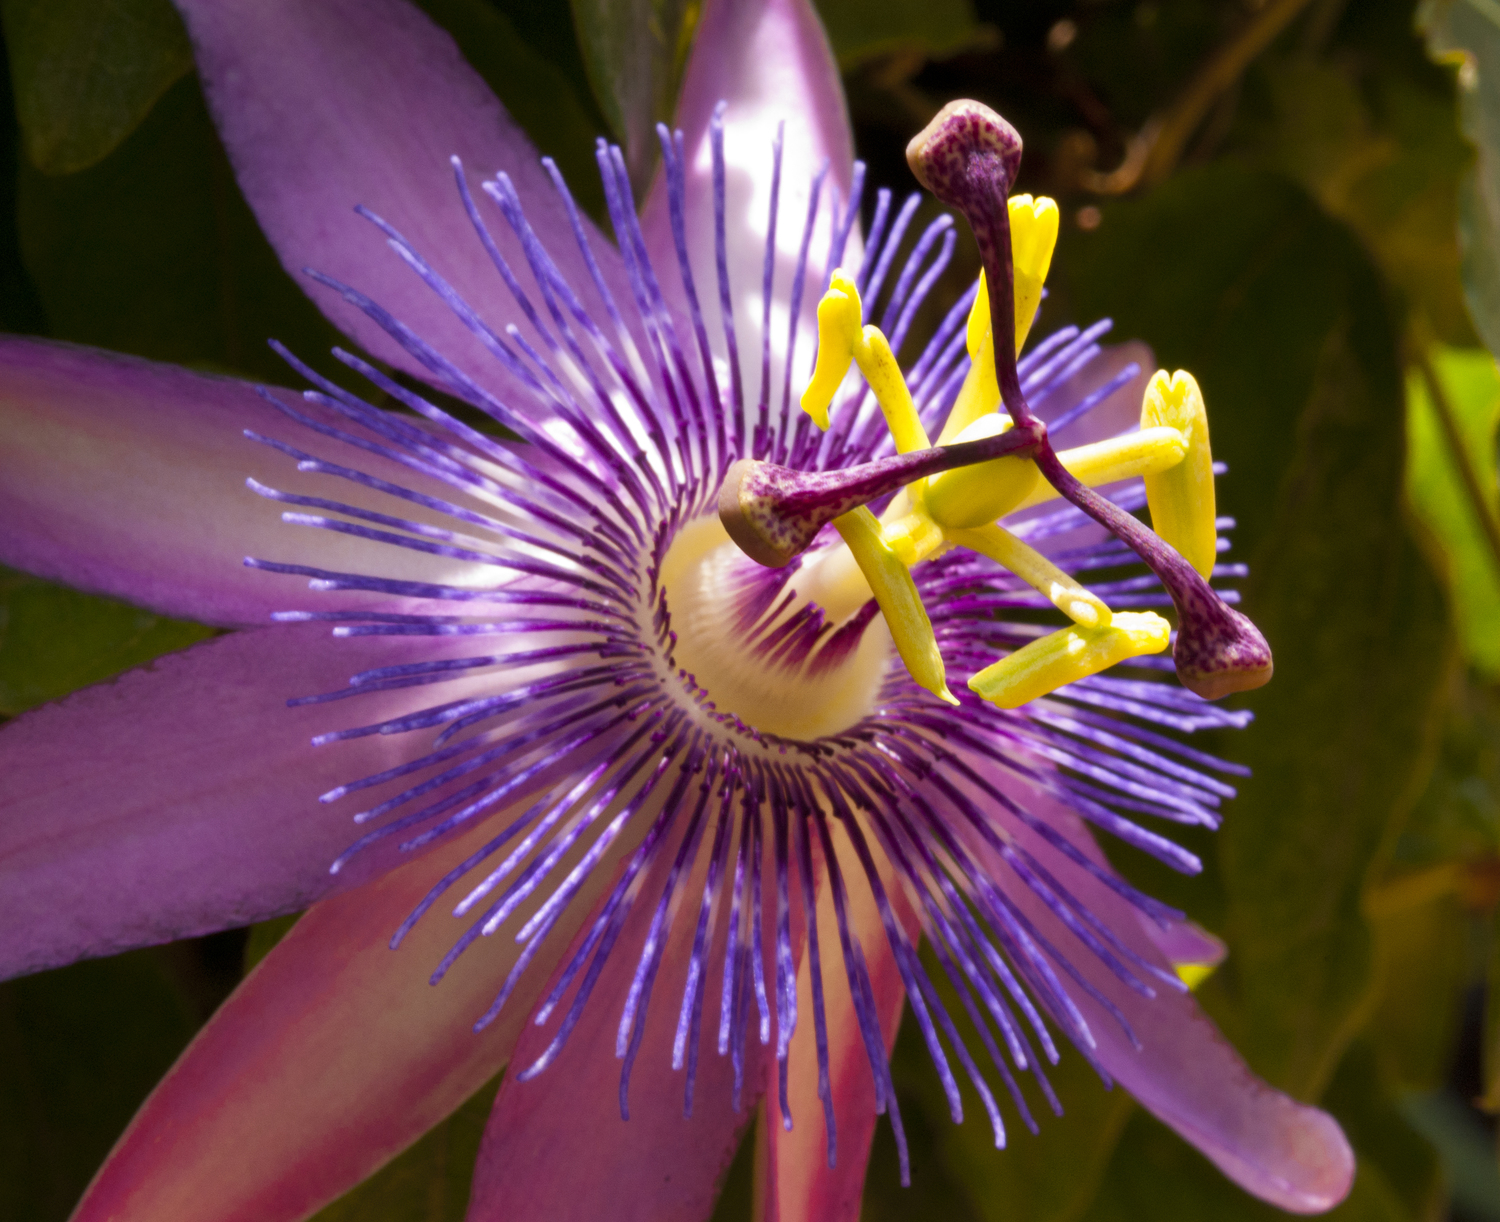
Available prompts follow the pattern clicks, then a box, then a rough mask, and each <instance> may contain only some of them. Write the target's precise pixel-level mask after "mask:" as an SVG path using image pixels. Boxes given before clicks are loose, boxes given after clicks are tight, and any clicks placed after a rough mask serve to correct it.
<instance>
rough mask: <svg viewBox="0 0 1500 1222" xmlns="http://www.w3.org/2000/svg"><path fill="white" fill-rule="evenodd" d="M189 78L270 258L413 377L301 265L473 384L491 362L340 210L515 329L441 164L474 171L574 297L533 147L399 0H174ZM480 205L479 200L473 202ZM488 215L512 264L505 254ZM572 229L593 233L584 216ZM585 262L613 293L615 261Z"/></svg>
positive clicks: (381, 243)
mask: <svg viewBox="0 0 1500 1222" xmlns="http://www.w3.org/2000/svg"><path fill="white" fill-rule="evenodd" d="M178 8H179V9H180V10H181V11H182V14H183V16H184V17H185V18H186V20H187V26H188V32H189V34H190V35H191V37H192V41H193V48H194V54H195V58H196V60H197V64H198V72H199V75H200V77H201V78H202V80H203V84H204V89H205V91H206V93H207V95H208V102H209V106H210V109H211V110H212V112H213V115H214V119H215V122H216V123H217V124H218V128H219V133H220V135H221V136H222V137H223V140H224V144H225V146H226V147H227V149H228V151H229V156H230V160H231V161H232V162H233V164H234V168H235V173H236V176H237V178H238V180H239V184H240V188H241V190H243V191H244V193H245V198H246V199H247V200H249V202H250V206H251V207H252V208H253V209H254V210H255V214H256V216H257V217H258V218H259V220H260V224H261V228H262V229H263V230H264V231H265V233H266V235H267V236H268V237H269V238H270V240H271V244H272V245H273V246H275V248H276V250H277V253H278V254H279V255H280V256H281V261H282V263H283V265H284V266H285V267H286V268H287V270H288V271H290V272H291V273H292V274H293V275H294V276H296V277H297V278H298V279H299V281H300V282H301V283H303V284H304V285H306V286H308V287H309V289H310V292H311V295H312V297H313V299H314V300H315V301H316V302H317V303H318V305H319V306H320V308H322V310H323V311H324V312H325V313H326V314H327V315H328V317H329V318H331V319H332V320H333V321H334V322H335V323H336V324H337V325H338V326H339V327H340V328H342V329H343V330H344V331H345V332H346V333H347V334H348V335H350V336H352V337H354V338H355V339H356V340H358V341H359V343H361V344H362V345H364V347H366V348H367V349H368V350H369V351H371V352H373V353H375V354H376V355H377V356H380V357H382V358H384V359H386V360H389V361H391V362H393V363H395V364H397V365H401V366H403V367H404V368H407V369H409V370H411V371H412V372H414V373H417V374H418V375H419V376H427V375H426V373H425V371H424V370H422V369H421V368H420V367H419V366H418V365H417V364H416V363H415V362H413V361H412V360H411V359H410V358H409V357H408V356H407V355H406V354H405V353H404V352H403V351H402V350H401V349H400V348H398V347H397V346H396V345H395V344H394V343H392V342H391V341H390V340H389V339H388V338H387V336H386V335H385V333H384V332H383V331H381V330H379V328H377V327H376V326H375V325H374V324H373V323H371V322H370V321H369V320H368V319H367V318H366V317H365V315H364V314H362V313H360V312H359V311H358V310H357V309H355V308H354V307H353V306H351V305H350V304H349V303H348V302H347V301H345V300H344V299H343V298H342V297H340V296H339V295H337V294H336V293H334V292H332V291H330V290H328V289H326V288H323V287H317V286H312V285H309V284H308V281H307V279H306V278H305V277H304V276H303V275H302V270H303V268H305V267H312V268H314V269H316V270H317V271H319V272H322V273H325V274H326V275H329V276H332V277H334V278H335V279H337V280H339V281H341V282H343V283H345V284H349V285H352V286H353V287H354V288H357V289H359V290H361V291H362V292H364V293H365V294H366V295H368V296H369V297H371V298H372V299H374V300H375V301H377V302H378V303H380V304H381V305H383V306H384V307H385V308H387V309H388V310H390V311H391V312H392V313H394V314H395V315H396V316H397V317H398V318H399V319H400V320H401V321H402V322H404V323H406V324H407V325H408V326H409V327H411V328H412V329H413V330H414V331H415V332H416V333H417V334H418V335H420V336H422V337H423V338H424V339H426V340H427V341H428V342H429V343H431V344H433V345H435V346H436V347H438V348H439V349H440V350H441V351H442V352H443V353H444V354H445V355H446V356H448V357H449V359H451V360H453V361H454V362H455V363H457V364H458V365H459V366H460V367H462V368H463V369H465V370H466V371H467V372H469V373H470V374H471V375H475V374H478V375H479V376H481V377H482V378H484V379H485V384H487V385H490V386H494V385H495V384H496V383H497V380H498V381H500V382H501V383H503V381H504V379H503V378H501V375H500V371H499V367H498V366H497V365H496V363H495V361H494V360H493V358H491V357H489V356H488V355H487V354H486V352H485V350H484V349H483V347H482V346H481V345H480V343H479V341H477V340H476V339H475V337H474V336H473V334H472V333H471V332H470V331H469V330H468V329H467V328H466V327H465V326H464V325H463V324H462V323H461V322H460V321H459V320H458V318H457V316H456V315H454V314H453V313H452V312H451V311H450V310H449V309H448V307H447V306H445V305H444V304H443V303H442V302H441V300H440V299H439V298H438V297H437V296H436V295H435V294H434V293H432V292H431V291H429V290H428V289H427V288H426V287H425V286H424V285H422V284H421V282H420V281H419V280H418V278H417V277H416V275H415V274H414V273H413V272H412V271H411V270H410V269H409V268H407V267H406V266H405V265H403V263H402V261H401V260H400V259H399V258H398V257H397V256H396V255H395V254H394V253H392V252H391V251H390V250H388V249H387V248H386V245H385V240H384V238H383V237H382V235H381V234H380V232H379V231H378V230H377V229H376V228H375V227H374V226H373V225H371V224H370V223H369V222H368V221H366V220H363V219H361V218H360V217H357V216H355V214H354V208H355V207H356V205H364V206H365V207H366V208H368V209H370V210H371V211H373V212H375V213H377V214H378V215H380V216H381V217H383V218H384V219H385V220H386V221H388V222H390V223H391V224H392V225H394V226H395V227H396V229H398V230H399V231H401V232H402V233H403V234H404V235H405V237H406V238H407V239H408V240H409V241H410V242H411V244H412V245H413V246H414V247H415V249H416V250H417V251H418V252H419V253H420V254H421V255H422V256H423V257H424V258H426V259H427V260H428V261H430V262H431V263H432V265H433V266H434V267H435V268H436V270H437V271H438V272H439V273H440V274H441V275H442V276H444V277H445V278H446V279H447V280H448V282H449V283H450V284H451V285H452V286H453V287H454V288H455V289H456V290H457V291H458V293H459V294H460V295H462V296H463V297H464V298H466V299H467V300H468V302H469V304H470V305H472V306H474V307H475V308H476V309H478V310H479V311H480V313H481V314H483V315H484V316H485V318H486V319H487V320H488V322H489V323H490V325H491V327H492V328H494V329H495V330H496V331H497V332H503V330H504V327H505V325H506V324H507V323H511V322H515V323H517V324H520V325H523V326H524V325H525V318H524V316H523V313H522V311H521V309H520V308H519V307H518V305H517V304H516V302H515V300H514V299H513V298H512V297H511V296H510V294H509V293H508V292H507V291H506V289H505V287H504V284H503V282H502V281H501V279H500V278H499V276H498V275H497V274H496V271H495V269H494V268H493V266H492V265H491V264H490V262H489V260H488V258H487V257H486V255H485V252H484V249H483V247H482V246H481V244H480V241H479V239H478V237H477V235H476V233H475V231H474V229H473V227H472V226H471V225H470V223H469V221H468V219H467V217H466V215H465V212H464V209H463V206H462V204H461V203H460V199H459V196H458V193H457V190H456V188H455V185H454V179H453V169H452V167H451V165H450V162H449V159H450V158H451V157H453V156H458V157H460V158H461V159H462V160H463V163H464V165H465V166H466V167H467V169H468V172H469V174H471V175H473V176H475V179H476V182H475V185H474V193H475V195H476V196H478V195H479V192H478V188H477V179H478V178H481V177H483V178H488V177H490V176H492V175H494V174H496V173H497V172H499V171H502V170H503V171H505V172H506V173H507V174H509V175H510V177H511V181H512V182H513V183H514V185H515V187H516V190H517V192H518V193H519V194H520V197H521V201H522V204H523V205H524V206H525V208H526V211H527V215H528V217H529V219H530V221H531V224H532V227H533V228H534V229H535V230H536V231H537V232H538V234H539V235H540V236H541V237H542V239H543V240H544V241H546V242H548V243H549V246H550V248H551V252H552V256H553V258H554V259H555V260H556V262H557V263H558V265H559V266H560V267H561V269H562V271H563V272H564V273H565V274H566V275H567V276H568V277H569V279H570V280H571V281H572V283H573V285H574V287H575V289H577V290H578V291H579V292H580V294H582V295H583V296H584V299H585V300H587V301H592V300H593V297H592V296H591V294H592V288H591V287H589V288H587V289H586V287H585V286H587V285H589V277H588V273H587V271H586V269H585V267H584V264H583V261H582V257H581V255H580V253H579V251H578V247H577V245H576V244H575V243H574V241H573V238H572V234H571V230H570V229H569V226H568V222H567V218H566V215H565V213H564V212H563V209H562V207H561V206H560V204H559V202H558V197H557V194H556V192H555V191H554V189H553V187H552V185H551V183H550V182H549V181H548V179H547V177H546V174H545V173H544V172H543V170H542V168H541V166H540V165H539V164H538V155H537V152H536V150H535V149H534V148H533V147H532V145H531V142H530V141H529V140H528V139H527V138H526V136H525V134H524V133H523V132H522V131H521V129H520V128H519V127H518V126H517V125H516V124H515V122H514V121H513V120H512V119H511V118H510V117H509V116H508V115H507V114H506V113H505V110H504V108H503V107H502V106H501V105H500V103H499V102H498V101H497V100H496V99H495V97H494V96H493V95H492V94H491V93H490V91H489V89H488V87H487V86H486V85H485V84H484V82H483V81H482V80H481V79H480V78H479V76H478V74H476V73H475V71H474V70H473V69H472V68H471V67H470V66H469V65H468V63H467V62H465V60H464V59H463V56H462V55H461V54H460V53H459V51H458V48H457V47H456V46H455V45H454V43H453V40H452V39H451V38H450V37H449V36H448V35H447V34H446V33H445V32H444V31H442V30H441V29H439V28H438V27H437V26H436V25H434V24H433V23H432V22H431V21H430V20H428V19H427V17H425V16H424V15H423V14H422V13H421V12H420V11H418V9H417V8H416V7H415V6H414V5H410V4H406V3H404V2H402V0H178ZM480 206H481V210H482V211H484V210H486V209H488V205H487V204H485V203H483V202H482V201H481V204H480ZM485 215H486V219H487V223H488V225H489V228H490V231H491V233H492V234H493V236H494V238H495V240H496V242H497V243H498V244H499V246H500V249H501V251H502V252H503V253H504V255H505V257H506V259H507V260H508V261H509V262H510V264H511V266H512V267H513V268H515V269H516V270H517V271H518V272H519V271H520V269H522V268H524V267H525V266H526V260H525V258H524V256H523V255H522V253H521V247H520V244H519V243H518V242H517V241H516V240H515V238H514V237H513V235H512V234H511V232H510V230H509V228H508V227H507V226H506V225H505V224H504V222H503V221H502V220H501V219H500V217H499V214H498V213H497V212H495V211H494V210H493V209H489V210H488V211H485ZM583 223H584V225H585V227H586V228H587V229H588V230H589V232H590V233H591V234H594V236H595V237H596V238H597V234H596V233H595V231H594V230H593V229H592V226H590V225H589V222H588V221H587V220H585V221H584V222H583ZM594 254H595V257H596V258H597V259H598V260H599V262H600V263H601V265H602V266H603V270H604V274H605V276H606V278H607V279H610V280H611V281H612V283H613V284H614V285H615V286H616V287H617V288H618V289H619V290H621V291H620V295H621V296H622V298H623V297H625V296H626V293H625V292H624V289H625V281H624V280H623V278H622V277H621V276H620V263H619V259H618V256H617V255H616V254H615V252H614V250H613V249H612V248H611V247H610V245H609V244H608V243H607V242H605V241H602V240H596V241H595V242H594Z"/></svg>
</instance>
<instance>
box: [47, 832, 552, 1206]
mask: <svg viewBox="0 0 1500 1222" xmlns="http://www.w3.org/2000/svg"><path fill="white" fill-rule="evenodd" d="M488 835H489V831H488V830H487V829H479V830H478V831H477V832H476V833H475V834H473V835H471V836H469V837H468V838H467V840H460V841H458V842H456V843H454V844H452V845H450V846H447V847H446V848H445V849H444V850H442V851H441V852H439V853H437V854H434V856H433V858H430V859H424V860H423V861H420V862H412V863H409V864H408V865H407V866H405V867H404V868H402V869H399V870H393V871H391V872H390V873H389V874H387V875H385V876H384V877H383V878H380V879H377V880H375V881H372V882H371V883H370V884H369V885H368V886H366V887H361V888H359V889H358V890H356V891H353V892H350V893H348V894H346V895H341V896H338V897H336V898H333V899H331V900H329V901H327V902H325V903H321V904H317V905H315V906H314V907H313V908H312V909H311V910H310V911H309V912H308V913H307V914H306V915H305V916H304V917H303V918H302V919H301V920H300V921H298V922H297V924H296V926H295V927H294V928H293V929H292V931H291V932H290V933H289V934H288V935H287V936H286V938H285V939H283V940H282V941H281V942H280V943H278V944H277V945H276V947H275V948H274V949H273V950H272V951H271V953H270V955H268V956H267V957H266V959H265V961H264V962H263V963H262V964H261V965H260V966H259V967H258V968H256V970H255V971H254V972H253V973H251V975H250V976H249V978H248V979H246V980H245V981H244V983H242V984H241V985H240V986H239V988H237V989H236V990H235V991H234V993H233V994H232V995H231V996H230V998H229V999H228V1000H227V1001H226V1002H225V1003H224V1004H223V1005H222V1006H221V1007H220V1008H219V1009H218V1011H217V1012H216V1013H215V1014H214V1016H213V1018H212V1019H211V1020H210V1021H209V1023H208V1025H207V1026H206V1027H205V1028H204V1029H203V1030H202V1031H201V1032H200V1033H199V1035H198V1037H197V1038H196V1039H195V1040H194V1041H193V1043H192V1044H191V1045H189V1047H188V1049H187V1051H186V1052H184V1053H183V1055H182V1056H181V1057H180V1058H179V1059H178V1061H177V1064H176V1065H174V1066H173V1067H172V1070H171V1072H170V1073H168V1074H167V1076H166V1078H164V1079H163V1080H162V1082H161V1084H160V1085H159V1086H158V1087H157V1088H156V1090H155V1091H153V1092H152V1094H151V1097H150V1098H149V1099H148V1100H147V1101H146V1103H145V1104H144V1106H143V1107H142V1108H141V1110H140V1112H139V1113H137V1115H136V1117H135V1119H134V1120H133V1121H132V1122H131V1125H130V1128H129V1129H127V1130H126V1132H125V1135H124V1136H123V1137H122V1138H121V1139H120V1141H119V1143H118V1144H117V1145H116V1146H115V1149H114V1150H113V1151H112V1152H111V1154H110V1156H109V1159H108V1161H107V1162H106V1163H105V1164H104V1167H103V1169H102V1170H101V1171H100V1172H99V1174H98V1175H97V1176H96V1177H95V1179H94V1182H93V1183H92V1184H91V1185H90V1186H89V1191H88V1193H87V1194H86V1195H85V1197H84V1199H83V1201H82V1203H81V1204H80V1205H79V1207H78V1210H77V1212H76V1213H75V1214H74V1215H73V1217H74V1222H99V1220H101V1219H106V1218H107V1219H111V1220H112V1222H160V1220H161V1219H172V1218H191V1219H194V1222H232V1220H241V1222H243V1220H246V1219H254V1222H298V1220H300V1219H303V1218H306V1217H308V1216H309V1215H310V1214H311V1213H312V1212H313V1211H314V1210H316V1209H318V1208H319V1207H320V1206H322V1205H323V1204H324V1203H326V1202H327V1201H329V1200H332V1199H333V1198H334V1197H336V1196H338V1195H339V1194H340V1193H342V1192H345V1191H347V1190H348V1189H350V1188H352V1187H353V1186H354V1185H355V1184H357V1183H359V1182H360V1181H361V1180H363V1179H364V1178H365V1177H366V1176H368V1175H370V1174H371V1173H372V1172H374V1171H375V1170H376V1169H377V1168H379V1167H380V1166H381V1165H382V1164H383V1163H385V1162H386V1161H387V1160H388V1159H390V1158H391V1157H393V1156H394V1155H395V1154H397V1153H398V1152H399V1151H400V1150H402V1149H403V1148H404V1147H406V1146H408V1145H410V1144H411V1143H412V1142H413V1141H415V1140H416V1139H417V1138H418V1137H420V1136H421V1135H422V1133H424V1132H425V1131H426V1130H428V1129H429V1128H431V1127H432V1126H433V1125H434V1124H436V1123H437V1122H438V1121H440V1120H442V1119H443V1118H444V1117H445V1116H447V1115H449V1114H450V1113H451V1112H452V1111H453V1110H454V1109H455V1108H456V1107H458V1105H459V1104H461V1103H462V1102H463V1101H464V1100H465V1099H466V1098H468V1097H469V1095H471V1094H472V1093H473V1092H474V1091H476V1090H478V1089H479V1087H480V1086H481V1085H483V1083H484V1082H486V1081H487V1080H488V1079H489V1078H491V1077H492V1076H494V1074H495V1073H496V1072H497V1071H498V1070H499V1069H500V1067H501V1066H502V1065H503V1064H504V1063H505V1060H506V1058H507V1057H508V1056H509V1055H510V1050H511V1048H512V1047H513V1046H514V1044H515V1040H516V1033H517V1028H518V1027H519V1025H520V1021H521V1019H522V1017H523V1016H524V1015H525V1012H526V1011H525V1008H524V1006H525V1003H526V1001H527V1000H528V999H530V998H531V997H534V996H535V994H536V992H537V990H538V989H539V988H540V987H541V985H542V984H543V983H544V982H545V980H546V977H547V973H548V971H549V970H550V968H549V967H548V966H547V965H546V963H545V961H539V962H538V963H537V964H536V965H535V969H536V970H534V971H532V972H531V973H529V975H528V977H527V979H525V980H524V981H523V983H522V985H521V986H520V990H519V992H520V995H521V997H520V999H521V1001H522V1006H521V1007H518V1008H517V1010H516V1012H515V1015H514V1017H513V1018H512V1019H510V1020H506V1021H501V1022H498V1023H495V1024H493V1025H492V1026H490V1027H488V1028H487V1029H486V1030H484V1031H483V1032H481V1033H478V1034H476V1033H475V1032H474V1030H473V1024H474V1017H475V1015H477V1014H479V1013H481V1012H482V1011H483V1010H484V1007H485V1006H486V1005H488V1004H489V1000H490V997H491V996H492V995H493V992H494V982H495V980H496V979H497V978H501V977H503V976H504V975H505V973H506V971H508V970H509V969H510V967H511V965H512V964H513V962H514V960H515V958H516V955H517V953H518V950H519V948H518V947H517V946H516V945H515V943H514V942H512V941H511V940H509V939H506V938H491V939H486V940H484V942H483V943H482V945H480V946H477V947H474V948H472V949H471V950H470V951H469V953H468V954H467V955H465V956H464V958H463V960H462V962H461V963H459V964H458V965H457V966H456V967H455V968H454V970H453V971H451V972H450V973H449V974H448V976H447V977H446V978H445V979H444V980H443V982H442V985H441V987H438V988H432V987H430V986H429V984H428V977H429V975H430V974H431V972H432V968H433V965H434V964H435V963H436V962H438V960H440V959H441V958H442V956H443V953H444V952H445V951H446V950H447V949H448V947H449V946H450V945H451V944H452V942H453V939H454V937H455V936H456V933H457V930H456V928H455V925H456V923H455V922H453V921H452V920H447V919H444V918H443V917H442V916H441V915H439V914H437V913H433V914H432V915H431V916H430V917H429V919H428V920H425V921H423V922H421V923H419V924H418V926H417V927H416V929H415V930H414V931H413V933H412V935H411V936H410V937H409V938H408V939H407V940H406V941H405V942H404V943H403V944H402V946H401V948H400V950H398V951H392V950H391V949H390V946H389V940H390V935H391V931H392V930H393V929H395V928H396V927H397V926H398V925H399V924H400V923H401V921H402V920H403V918H405V917H406V915H407V914H408V913H409V912H411V910H412V909H413V908H414V907H415V906H416V905H417V903H418V902H420V901H421V899H422V897H423V896H424V895H425V894H426V893H427V890H428V888H429V887H430V886H431V885H432V881H433V879H434V877H436V876H440V875H441V874H442V872H443V870H444V869H445V868H447V867H448V866H449V865H452V864H453V863H454V862H456V861H458V860H461V859H462V857H463V856H464V854H465V853H467V852H469V851H471V850H472V849H473V848H474V847H475V844H476V843H477V842H482V841H483V840H484V839H485V838H486V837H487V836H488ZM459 928H461V927H459Z"/></svg>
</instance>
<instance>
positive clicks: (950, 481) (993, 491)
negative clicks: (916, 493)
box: [922, 412, 1051, 530]
mask: <svg viewBox="0 0 1500 1222" xmlns="http://www.w3.org/2000/svg"><path fill="white" fill-rule="evenodd" d="M1008 428H1010V417H1008V416H1002V415H999V414H998V413H996V412H989V413H988V414H986V415H984V416H981V417H980V418H979V419H978V420H976V421H974V422H973V424H971V425H969V427H968V428H966V429H964V430H963V432H961V433H959V434H958V435H957V436H956V437H954V439H953V441H954V442H955V443H957V442H964V441H980V440H982V439H984V438H986V437H993V436H995V435H996V434H997V433H1003V432H1005V430H1006V429H1008ZM1041 489H1046V490H1047V491H1051V489H1050V487H1049V486H1048V485H1046V484H1045V483H1043V481H1042V475H1041V472H1040V471H1038V470H1037V466H1036V464H1035V463H1034V462H1032V461H1031V459H1029V458H1019V457H1016V456H1014V455H1007V456H1006V457H1004V458H992V459H990V460H989V461H988V462H982V463H976V464H975V465H974V466H972V467H959V468H957V469H956V470H953V471H944V472H943V473H942V474H941V475H934V476H932V477H931V478H930V479H928V481H927V486H926V488H925V489H924V490H923V493H922V503H923V505H924V507H925V508H926V510H927V514H928V516H929V517H930V518H932V520H933V521H934V522H936V523H937V524H938V525H939V526H941V527H943V528H944V529H946V530H962V529H964V528H966V527H974V526H985V525H987V524H988V523H990V522H993V521H994V520H995V519H996V518H1003V517H1004V516H1005V515H1006V514H1008V513H1009V512H1010V511H1011V510H1013V509H1015V508H1016V507H1017V506H1018V505H1020V504H1022V503H1023V502H1024V501H1025V500H1026V499H1027V497H1030V496H1033V495H1035V494H1036V493H1038V492H1039V491H1040V490H1041Z"/></svg>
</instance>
